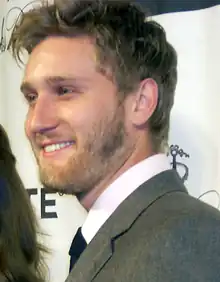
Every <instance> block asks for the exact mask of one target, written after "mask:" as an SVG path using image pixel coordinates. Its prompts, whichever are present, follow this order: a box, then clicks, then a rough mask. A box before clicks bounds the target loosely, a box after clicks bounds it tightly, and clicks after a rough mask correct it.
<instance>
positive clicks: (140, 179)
mask: <svg viewBox="0 0 220 282" xmlns="http://www.w3.org/2000/svg"><path fill="white" fill-rule="evenodd" d="M169 169H170V163H169V159H168V157H167V156H166V155H165V154H157V155H153V156H151V157H148V158H146V159H144V160H143V161H141V162H139V163H138V164H136V165H134V166H132V167H131V168H130V169H128V170H127V171H126V172H124V173H123V174H122V175H121V176H120V177H119V178H117V179H116V180H115V181H114V182H113V183H112V184H110V185H109V187H108V188H107V189H106V190H105V191H104V192H103V193H102V194H101V195H100V196H99V198H98V199H97V200H96V202H95V203H94V204H93V206H92V208H91V209H90V211H89V213H88V216H87V218H86V221H85V223H84V224H83V227H82V234H83V236H84V238H85V240H86V242H87V243H89V242H90V241H91V240H92V239H93V237H94V236H95V234H96V233H97V232H98V230H99V229H100V227H101V226H102V225H103V224H104V223H105V221H106V220H107V219H108V218H109V217H110V216H111V214H112V213H113V212H114V211H115V210H116V208H117V207H118V206H119V205H120V204H121V203H122V202H123V201H124V200H125V199H126V198H127V197H128V196H129V195H130V194H131V193H132V192H134V191H135V190H136V189H137V188H138V187H139V186H140V185H141V184H143V183H144V182H146V181H147V180H149V179H150V178H152V177H153V176H155V175H157V174H159V173H161V172H163V171H165V170H169Z"/></svg>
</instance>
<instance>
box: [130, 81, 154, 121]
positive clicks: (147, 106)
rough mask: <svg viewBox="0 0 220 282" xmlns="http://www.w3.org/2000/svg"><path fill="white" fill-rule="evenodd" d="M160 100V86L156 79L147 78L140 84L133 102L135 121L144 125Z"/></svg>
mask: <svg viewBox="0 0 220 282" xmlns="http://www.w3.org/2000/svg"><path fill="white" fill-rule="evenodd" d="M157 102H158V86H157V83H156V81H155V80H153V79H151V78H147V79H145V80H143V81H142V82H141V84H140V87H139V90H138V91H137V93H136V95H135V100H134V104H133V108H132V110H133V123H134V125H136V126H143V125H144V124H146V122H147V121H148V120H149V118H150V117H151V116H152V114H153V113H154V111H155V109H156V107H157Z"/></svg>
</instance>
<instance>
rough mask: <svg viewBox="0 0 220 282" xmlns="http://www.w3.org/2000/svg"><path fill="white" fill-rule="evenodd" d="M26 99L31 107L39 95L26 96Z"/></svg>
mask: <svg viewBox="0 0 220 282" xmlns="http://www.w3.org/2000/svg"><path fill="white" fill-rule="evenodd" d="M25 99H26V101H27V102H28V104H29V105H31V104H33V103H34V102H35V101H36V99H37V94H34V93H30V94H25Z"/></svg>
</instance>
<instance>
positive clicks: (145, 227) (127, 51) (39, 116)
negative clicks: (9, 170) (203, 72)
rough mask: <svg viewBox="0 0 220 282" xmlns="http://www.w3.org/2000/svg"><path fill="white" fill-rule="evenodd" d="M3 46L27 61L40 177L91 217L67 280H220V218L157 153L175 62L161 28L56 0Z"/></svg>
mask: <svg viewBox="0 0 220 282" xmlns="http://www.w3.org/2000/svg"><path fill="white" fill-rule="evenodd" d="M10 47H11V49H12V52H13V55H14V57H15V59H17V60H20V61H21V52H22V51H24V50H26V51H27V52H28V54H29V58H28V63H27V65H26V68H25V74H24V79H23V82H22V85H21V91H22V92H23V94H24V96H25V98H26V100H27V102H28V105H29V110H28V115H27V121H26V134H27V136H28V138H29V140H30V143H31V145H32V148H33V152H34V154H35V156H36V160H37V163H38V166H39V172H40V173H39V174H40V179H41V181H42V183H43V184H44V185H45V186H47V187H51V188H52V189H56V190H57V191H59V192H62V193H68V194H73V195H76V197H77V198H78V199H79V201H80V202H81V204H82V205H83V206H84V207H85V208H86V209H87V210H88V217H87V219H86V221H85V223H84V225H83V226H82V235H83V237H84V239H85V241H86V244H87V246H86V248H85V250H84V252H83V253H82V254H81V256H80V257H79V258H78V257H77V258H75V261H74V265H73V266H72V265H71V267H72V270H71V273H70V275H69V277H68V278H67V280H66V281H67V282H71V281H77V282H89V281H94V282H101V281H106V282H113V281H117V282H119V281H123V282H128V281H129V282H131V281H138V282H141V281H145V282H146V281H148V282H170V281H178V282H186V281H188V282H194V281H199V282H202V281H206V282H207V281H212V282H213V281H219V277H220V268H219V265H220V235H219V226H220V214H219V212H218V211H217V210H215V209H214V208H212V207H210V206H208V205H206V204H204V203H202V202H200V201H199V200H196V199H194V198H193V197H191V196H189V195H188V193H187V191H186V189H185V187H184V186H183V184H182V182H181V180H180V178H179V176H178V175H177V173H176V172H175V171H173V170H170V165H169V161H168V160H167V158H166V154H165V153H166V148H167V142H168V133H169V120H170V111H171V108H172V106H173V100H174V92H175V87H176V80H177V56H176V52H175V50H174V48H173V47H172V46H171V45H170V44H169V43H168V42H167V39H166V34H165V31H164V30H163V28H162V27H161V26H160V25H159V24H157V23H155V22H154V21H152V20H150V19H147V18H146V14H145V13H144V12H143V11H142V10H141V9H140V8H138V7H136V6H135V5H134V4H132V3H130V2H129V1H104V0H103V1H98V0H90V1H89V0H88V1H77V0H76V1H61V2H55V4H53V5H50V4H43V5H42V6H41V7H36V8H34V9H33V10H31V11H29V12H26V13H24V14H22V15H21V17H20V19H19V21H18V22H17V24H16V26H15V28H14V31H13V33H12V37H11V42H10ZM81 240H82V238H81ZM82 244H84V245H86V244H85V242H84V243H82ZM73 245H74V244H73ZM77 246H78V245H77ZM72 247H73V246H72ZM84 247H85V246H84ZM70 254H72V252H70ZM78 256H79V254H78Z"/></svg>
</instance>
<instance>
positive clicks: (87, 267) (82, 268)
mask: <svg viewBox="0 0 220 282" xmlns="http://www.w3.org/2000/svg"><path fill="white" fill-rule="evenodd" d="M177 191H181V192H185V193H187V190H186V188H185V187H184V185H183V184H182V182H181V180H180V178H179V176H178V174H177V173H176V171H174V170H169V171H166V172H162V173H160V174H159V175H157V176H155V177H153V178H151V179H150V180H148V181H147V182H145V183H144V184H143V185H141V186H140V187H139V188H138V189H137V190H136V191H135V192H134V193H132V194H131V195H130V196H129V197H128V198H127V199H126V200H125V201H124V202H123V203H122V204H121V205H120V206H119V207H118V208H117V209H116V211H115V212H114V213H113V215H112V216H111V217H110V218H109V219H108V220H107V221H106V223H105V224H104V225H103V226H102V227H101V229H100V230H99V232H98V233H97V235H96V236H95V238H94V239H93V240H92V241H91V243H90V244H89V245H88V247H87V248H86V250H85V251H84V252H83V254H82V255H81V257H80V259H79V261H78V262H77V263H76V265H75V266H74V267H73V270H72V272H71V273H70V275H69V277H68V279H67V280H66V282H71V281H72V282H73V281H77V282H89V281H92V280H93V279H94V278H95V276H96V275H97V274H98V272H99V271H100V270H101V268H102V267H103V266H104V265H105V264H106V262H107V261H108V260H109V259H110V258H111V256H112V255H113V249H114V248H113V247H114V241H115V240H116V239H117V238H118V237H119V236H121V235H122V234H123V233H124V232H126V231H127V230H129V228H130V227H131V225H132V224H133V223H134V221H135V220H136V218H137V217H138V216H139V215H140V214H141V213H142V212H143V211H145V210H146V209H147V208H148V207H149V206H150V205H151V204H152V203H153V202H155V201H156V200H157V199H158V198H160V197H162V196H163V195H165V194H167V193H171V192H177Z"/></svg>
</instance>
